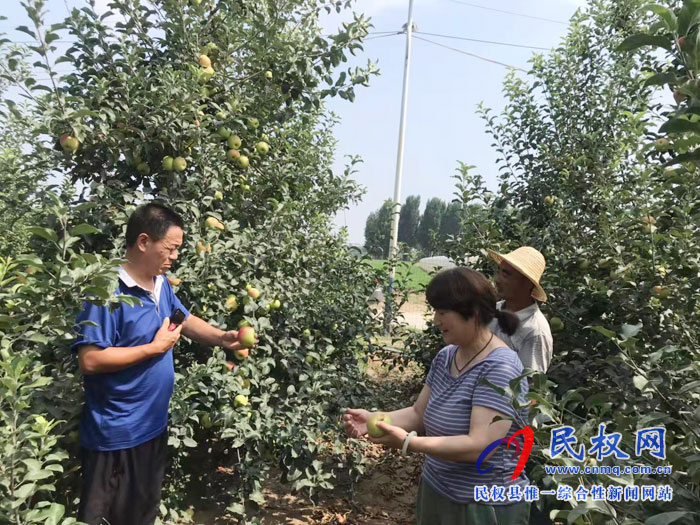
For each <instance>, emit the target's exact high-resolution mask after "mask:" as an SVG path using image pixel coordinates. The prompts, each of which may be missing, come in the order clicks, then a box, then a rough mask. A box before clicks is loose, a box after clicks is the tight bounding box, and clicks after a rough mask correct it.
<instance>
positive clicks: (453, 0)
mask: <svg viewBox="0 0 700 525" xmlns="http://www.w3.org/2000/svg"><path fill="white" fill-rule="evenodd" d="M449 1H450V2H454V3H455V4H461V5H466V6H469V7H475V8H477V9H485V10H486V11H495V12H497V13H505V14H507V15H513V16H521V17H523V18H531V19H533V20H542V21H544V22H552V23H553V24H562V25H568V23H567V22H562V21H561V20H552V19H551V18H542V17H539V16H532V15H525V14H523V13H515V12H513V11H506V10H505V9H496V8H495V7H486V6H485V5H477V4H472V3H470V2H463V1H462V0H449Z"/></svg>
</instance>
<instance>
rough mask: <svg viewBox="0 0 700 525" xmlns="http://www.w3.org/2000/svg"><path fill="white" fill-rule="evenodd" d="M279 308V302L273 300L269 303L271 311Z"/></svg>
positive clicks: (280, 304)
mask: <svg viewBox="0 0 700 525" xmlns="http://www.w3.org/2000/svg"><path fill="white" fill-rule="evenodd" d="M281 306H282V303H281V302H280V300H279V299H275V300H274V301H272V302H271V303H270V308H272V309H273V310H277V309H278V308H279V307H281Z"/></svg>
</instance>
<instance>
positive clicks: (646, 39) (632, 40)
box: [617, 33, 673, 53]
mask: <svg viewBox="0 0 700 525" xmlns="http://www.w3.org/2000/svg"><path fill="white" fill-rule="evenodd" d="M645 46H653V47H663V48H664V49H666V50H668V51H672V50H673V46H672V44H671V41H670V40H669V39H668V38H666V37H663V36H655V35H647V34H645V33H637V34H636V35H632V36H628V37H627V38H625V40H624V41H623V42H622V43H621V44H620V45H619V46H617V51H618V52H620V53H625V52H629V51H634V50H635V49H639V48H640V47H645Z"/></svg>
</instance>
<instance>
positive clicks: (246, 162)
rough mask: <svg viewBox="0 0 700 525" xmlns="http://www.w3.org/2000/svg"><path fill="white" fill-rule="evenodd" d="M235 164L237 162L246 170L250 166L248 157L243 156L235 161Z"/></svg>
mask: <svg viewBox="0 0 700 525" xmlns="http://www.w3.org/2000/svg"><path fill="white" fill-rule="evenodd" d="M237 162H238V165H239V166H240V167H241V168H243V169H247V168H248V166H249V165H250V160H248V157H246V156H245V155H241V156H239V157H238V159H237Z"/></svg>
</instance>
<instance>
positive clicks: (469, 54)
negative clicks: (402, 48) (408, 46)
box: [413, 36, 526, 73]
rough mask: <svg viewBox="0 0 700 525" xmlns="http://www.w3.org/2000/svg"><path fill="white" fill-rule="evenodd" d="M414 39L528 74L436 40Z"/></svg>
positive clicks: (419, 37)
mask: <svg viewBox="0 0 700 525" xmlns="http://www.w3.org/2000/svg"><path fill="white" fill-rule="evenodd" d="M413 38H416V39H418V40H423V41H424V42H428V43H430V44H433V45H435V46H439V47H444V48H445V49H449V50H450V51H455V52H456V53H461V54H462V55H467V56H470V57H473V58H477V59H479V60H483V61H485V62H491V63H492V64H498V65H499V66H504V67H507V68H510V69H514V70H516V71H522V72H524V73H526V71H525V70H524V69H522V68H520V67H517V66H511V65H510V64H506V63H505V62H499V61H498V60H493V59H491V58H486V57H482V56H481V55H477V54H475V53H469V52H468V51H464V50H462V49H457V48H456V47H450V46H446V45H445V44H441V43H440V42H435V41H434V40H429V39H427V38H423V37H422V36H414V37H413Z"/></svg>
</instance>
